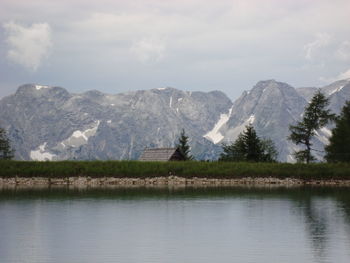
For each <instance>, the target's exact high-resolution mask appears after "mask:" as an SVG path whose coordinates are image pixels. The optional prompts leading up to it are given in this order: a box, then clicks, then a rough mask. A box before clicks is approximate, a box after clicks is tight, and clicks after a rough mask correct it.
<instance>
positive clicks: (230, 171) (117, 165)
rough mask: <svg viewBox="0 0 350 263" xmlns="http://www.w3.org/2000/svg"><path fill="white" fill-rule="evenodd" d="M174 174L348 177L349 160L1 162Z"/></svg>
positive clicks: (38, 169) (69, 170)
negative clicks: (289, 162) (306, 161)
mask: <svg viewBox="0 0 350 263" xmlns="http://www.w3.org/2000/svg"><path fill="white" fill-rule="evenodd" d="M169 175H176V176H182V177H186V178H193V177H207V178H241V177H247V176H250V177H277V178H286V177H289V178H300V179H306V180H311V179H350V164H349V163H318V164H317V163H313V164H301V163H299V164H288V163H253V162H249V163H241V162H195V161H188V162H140V161H62V162H24V161H7V160H2V161H0V177H14V176H20V177H49V178H51V177H60V178H62V177H63V178H64V177H71V176H90V177H128V178H145V177H159V176H169Z"/></svg>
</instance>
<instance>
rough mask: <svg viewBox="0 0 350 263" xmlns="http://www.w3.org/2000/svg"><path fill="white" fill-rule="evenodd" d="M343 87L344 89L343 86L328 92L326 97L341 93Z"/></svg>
mask: <svg viewBox="0 0 350 263" xmlns="http://www.w3.org/2000/svg"><path fill="white" fill-rule="evenodd" d="M344 87H345V85H343V86H340V87H338V88H336V89H334V90H332V91H331V92H329V93H328V95H329V96H330V95H332V94H334V93H336V92H339V91H341V90H342V89H343V88H344Z"/></svg>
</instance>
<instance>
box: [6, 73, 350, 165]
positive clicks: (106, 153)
mask: <svg viewBox="0 0 350 263" xmlns="http://www.w3.org/2000/svg"><path fill="white" fill-rule="evenodd" d="M317 89H318V88H315V87H304V88H294V87H292V86H290V85H288V84H286V83H283V82H278V81H275V80H266V81H260V82H258V83H257V84H256V85H255V86H254V87H253V88H252V89H251V90H250V91H245V92H243V94H242V95H241V96H240V97H239V98H238V99H237V100H235V101H234V102H232V101H231V100H230V99H229V98H228V97H227V96H226V95H225V94H224V93H223V92H220V91H212V92H188V91H181V90H177V89H174V88H158V89H151V90H140V91H132V92H127V93H120V94H104V93H102V92H99V91H96V90H93V91H87V92H84V93H81V94H73V93H69V92H68V91H67V90H65V89H64V88H61V87H51V86H43V85H37V84H26V85H22V86H20V87H19V88H18V89H17V91H16V92H15V93H14V94H12V95H10V96H7V97H4V98H2V99H1V100H0V127H2V128H5V129H6V130H7V132H8V136H9V138H10V140H11V142H12V145H13V148H14V149H15V150H16V152H15V157H16V159H20V160H42V161H44V160H66V159H76V160H86V159H88V160H91V159H100V160H116V159H117V160H120V159H138V158H139V156H140V155H141V153H142V151H143V150H144V149H145V148H147V147H172V146H174V144H175V143H176V141H177V138H178V136H179V134H180V132H181V130H182V129H185V131H186V134H187V135H188V136H189V138H190V141H189V143H190V145H191V149H192V154H193V155H194V156H195V157H196V158H197V159H200V160H203V159H205V160H207V159H217V158H218V156H219V154H220V152H221V145H222V144H223V143H230V142H233V141H234V140H235V139H236V138H237V136H238V134H239V133H240V132H242V131H243V130H244V129H245V126H246V125H248V124H252V125H253V126H254V127H255V129H256V131H257V133H258V135H259V136H260V137H264V138H271V139H272V140H273V141H274V143H275V145H276V148H277V150H278V152H279V160H280V161H288V162H294V161H295V160H294V158H293V152H294V151H295V150H297V149H298V147H296V145H294V144H293V143H292V142H290V141H288V140H287V139H286V138H287V136H288V135H289V125H290V124H294V123H296V122H297V121H298V120H300V119H301V117H302V114H303V111H304V108H305V106H306V105H307V103H308V101H309V100H310V99H311V98H312V96H313V94H314V93H315V91H317ZM320 89H321V91H322V92H323V93H324V94H325V95H326V96H327V97H329V100H330V105H329V107H330V109H331V110H332V111H333V112H334V113H336V114H339V112H340V110H341V108H342V106H343V105H344V103H345V101H346V100H349V99H350V79H347V80H340V81H337V82H334V83H332V84H330V85H328V86H325V87H322V88H320ZM331 128H332V126H327V127H324V128H322V129H321V130H320V131H318V133H317V136H316V137H315V138H314V140H313V143H314V148H316V149H318V150H319V151H317V152H316V155H317V157H318V158H319V159H322V156H323V153H322V151H323V147H324V145H325V144H327V143H328V138H329V136H330V135H331Z"/></svg>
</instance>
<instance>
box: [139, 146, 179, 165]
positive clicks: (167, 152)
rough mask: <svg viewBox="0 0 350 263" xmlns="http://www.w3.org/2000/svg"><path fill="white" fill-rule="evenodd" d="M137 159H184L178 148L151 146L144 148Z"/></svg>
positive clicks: (153, 160) (151, 160) (163, 160)
mask: <svg viewBox="0 0 350 263" xmlns="http://www.w3.org/2000/svg"><path fill="white" fill-rule="evenodd" d="M139 160H140V161H148V162H166V161H184V160H185V159H184V157H183V155H182V154H181V152H180V151H179V149H178V148H153V149H145V150H144V152H143V153H142V154H141V157H140V158H139Z"/></svg>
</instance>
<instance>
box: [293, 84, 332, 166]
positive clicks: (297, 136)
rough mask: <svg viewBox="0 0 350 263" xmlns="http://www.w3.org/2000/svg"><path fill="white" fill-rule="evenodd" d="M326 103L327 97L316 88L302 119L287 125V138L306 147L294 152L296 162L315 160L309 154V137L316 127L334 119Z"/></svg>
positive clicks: (310, 145)
mask: <svg viewBox="0 0 350 263" xmlns="http://www.w3.org/2000/svg"><path fill="white" fill-rule="evenodd" d="M328 104H329V101H328V99H327V98H326V97H325V95H324V94H323V93H322V92H321V91H320V90H318V91H317V92H316V94H315V95H314V96H313V97H312V99H311V101H310V103H309V104H308V105H307V106H306V108H305V111H304V115H303V119H302V120H301V121H299V122H297V124H296V125H290V126H289V130H290V131H291V134H290V135H289V137H288V139H289V140H291V141H292V142H294V143H295V144H297V145H298V144H302V145H304V146H305V147H306V149H305V150H301V151H297V152H295V153H294V156H295V157H296V159H297V161H298V162H306V163H309V162H311V161H313V160H315V157H314V156H313V155H312V154H311V150H313V149H312V148H311V147H312V142H311V139H312V137H313V136H314V135H315V134H316V131H317V130H318V129H320V128H322V127H323V126H325V125H326V124H327V123H328V122H329V121H331V120H333V119H334V114H331V113H330V110H328V109H326V107H327V106H328Z"/></svg>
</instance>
